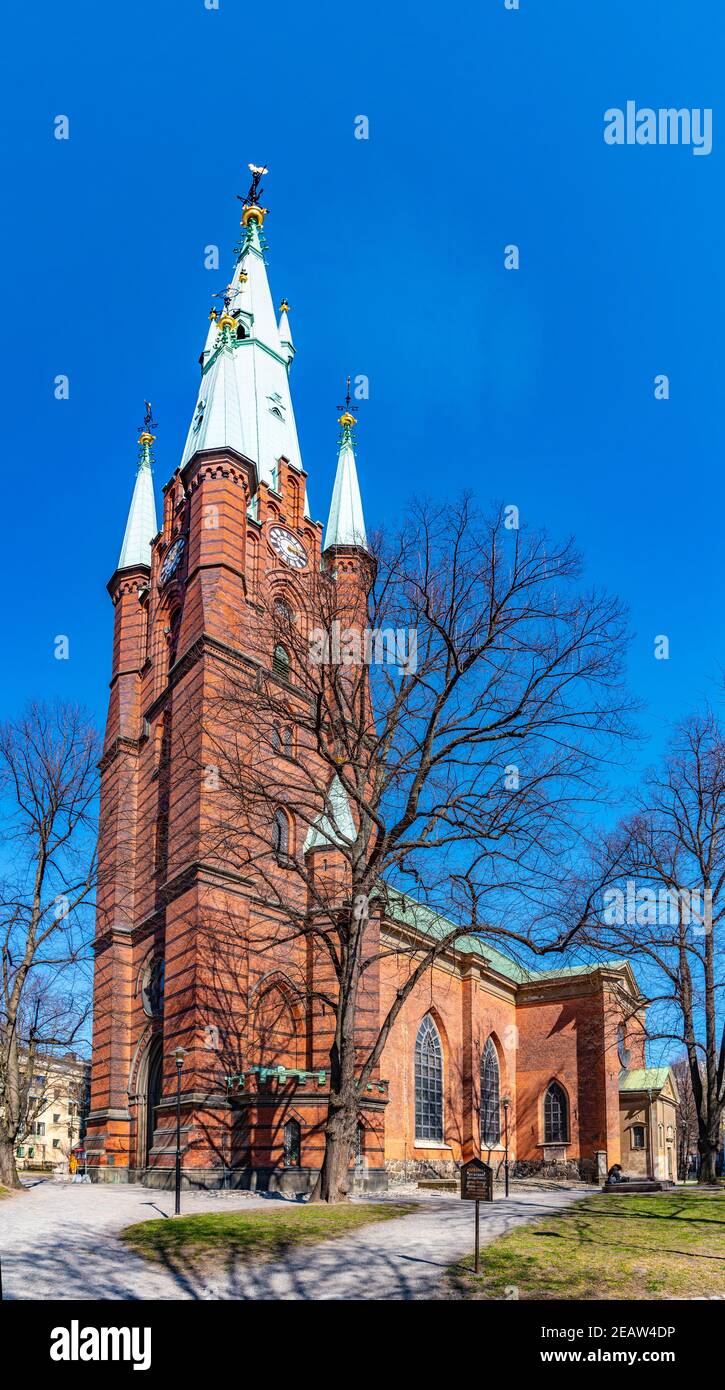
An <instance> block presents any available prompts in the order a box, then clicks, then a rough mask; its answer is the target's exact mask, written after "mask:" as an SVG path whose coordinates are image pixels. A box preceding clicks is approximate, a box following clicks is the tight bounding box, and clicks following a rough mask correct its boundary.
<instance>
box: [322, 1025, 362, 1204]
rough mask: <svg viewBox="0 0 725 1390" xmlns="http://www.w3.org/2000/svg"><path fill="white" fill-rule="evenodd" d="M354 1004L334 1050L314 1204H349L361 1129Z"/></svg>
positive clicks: (331, 1057)
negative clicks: (356, 1142)
mask: <svg viewBox="0 0 725 1390" xmlns="http://www.w3.org/2000/svg"><path fill="white" fill-rule="evenodd" d="M354 1016H355V1006H354V1001H351V1000H348V1001H347V1007H345V1008H344V1009H343V1010H342V1011H341V1018H340V1020H339V1021H338V1028H337V1032H336V1036H335V1041H334V1043H333V1045H332V1048H331V1049H330V1099H329V1103H328V1109H327V1120H326V1122H325V1153H324V1156H323V1159H322V1167H321V1168H320V1172H319V1176H318V1178H317V1182H316V1183H315V1186H314V1188H313V1191H312V1194H311V1196H310V1201H311V1202H345V1201H346V1200H347V1194H348V1190H349V1186H350V1158H351V1156H352V1149H353V1143H354V1140H355V1128H356V1126H357V1092H356V1090H355V1043H354V1022H353V1020H354Z"/></svg>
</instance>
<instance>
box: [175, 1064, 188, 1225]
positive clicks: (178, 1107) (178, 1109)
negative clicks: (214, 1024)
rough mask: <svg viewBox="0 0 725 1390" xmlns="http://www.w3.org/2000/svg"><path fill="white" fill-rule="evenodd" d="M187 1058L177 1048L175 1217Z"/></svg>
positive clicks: (178, 1201)
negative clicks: (185, 1060)
mask: <svg viewBox="0 0 725 1390" xmlns="http://www.w3.org/2000/svg"><path fill="white" fill-rule="evenodd" d="M185 1056H186V1053H185V1051H184V1049H183V1047H177V1049H176V1051H175V1053H174V1058H175V1060H176V1201H175V1203H174V1216H180V1215H181V1068H182V1067H183V1065H184V1058H185Z"/></svg>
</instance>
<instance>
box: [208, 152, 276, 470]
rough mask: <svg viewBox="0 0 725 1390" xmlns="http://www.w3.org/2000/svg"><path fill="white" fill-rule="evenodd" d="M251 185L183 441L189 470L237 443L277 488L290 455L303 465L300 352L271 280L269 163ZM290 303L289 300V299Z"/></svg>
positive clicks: (256, 169)
mask: <svg viewBox="0 0 725 1390" xmlns="http://www.w3.org/2000/svg"><path fill="white" fill-rule="evenodd" d="M249 168H250V170H251V173H252V184H251V187H250V189H249V192H248V193H247V194H246V196H245V197H241V195H239V194H238V195H237V196H238V197H239V198H240V201H241V202H242V204H243V206H242V217H241V234H240V240H239V244H238V246H237V248H236V253H237V263H236V266H235V270H234V274H233V276H232V279H231V281H230V283H229V285H228V286H227V288H226V291H225V293H224V312H223V314H221V316H219V314H218V310H217V309H216V308H214V309H212V311H211V314H210V319H211V322H210V325H209V332H208V335H207V340H206V345H205V348H204V351H203V353H202V355H201V370H202V375H201V382H200V385H199V395H198V398H197V402H196V407H195V410H194V415H193V418H192V421H191V425H190V427H189V433H188V436H187V440H186V445H185V447H184V453H183V457H182V461H181V466H182V468H184V467H185V466H186V465H187V464H188V463H189V462H190V461H191V459H192V458H193V457H194V455H195V454H198V453H199V452H200V451H201V450H210V449H225V448H226V449H232V450H234V452H235V453H237V454H240V455H242V457H244V458H246V459H249V460H250V461H251V462H252V463H253V464H254V465H255V466H256V469H257V479H258V481H259V482H261V483H267V485H268V486H269V487H272V488H273V487H274V485H275V479H276V477H277V465H278V463H279V460H280V458H285V459H286V460H287V462H288V463H290V464H291V465H292V467H293V468H295V469H297V470H298V471H300V472H301V471H302V458H301V456H300V446H299V441H298V438H297V426H296V424H295V417H294V411H293V408H292V398H291V396H290V388H289V377H288V370H289V364H290V362H291V359H292V355H293V353H294V347H293V345H292V334H291V331H290V328H289V320H288V319H287V314H286V311H283V312H282V316H281V318H280V321H279V325H278V323H277V315H276V313H275V308H274V302H273V300H272V294H271V291H270V287H269V281H268V279H267V265H266V261H265V251H266V249H267V243H266V241H265V236H264V221H265V217H266V215H267V213H268V211H269V209H268V208H265V207H262V206H261V202H260V199H261V195H262V189H261V187H260V179H261V177H262V175H263V174H266V173H267V172H268V171H267V169H266V168H265V167H264V166H260V165H252V164H250V166H249ZM283 302H286V301H283Z"/></svg>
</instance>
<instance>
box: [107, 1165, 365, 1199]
mask: <svg viewBox="0 0 725 1390" xmlns="http://www.w3.org/2000/svg"><path fill="white" fill-rule="evenodd" d="M87 1173H88V1176H89V1178H90V1180H91V1182H104V1183H127V1182H136V1183H141V1184H142V1186H144V1187H153V1188H156V1189H159V1190H162V1191H164V1192H169V1191H171V1192H173V1190H174V1183H175V1177H176V1175H175V1170H174V1169H173V1168H120V1167H119V1168H116V1167H112V1166H108V1165H106V1164H98V1165H94V1166H93V1167H91V1166H90V1165H89V1166H88V1168H87ZM317 1173H318V1170H317V1169H316V1168H226V1169H225V1168H184V1169H183V1170H182V1174H181V1187H182V1191H185V1192H189V1191H209V1190H219V1189H222V1190H223V1191H228V1192H232V1191H237V1192H239V1191H242V1192H284V1193H308V1192H311V1191H312V1188H313V1187H314V1185H315V1181H316V1178H317ZM351 1177H352V1175H351ZM387 1188H388V1174H387V1173H386V1171H385V1169H384V1168H368V1169H367V1170H366V1171H365V1172H364V1173H356V1174H355V1175H354V1177H352V1183H351V1191H353V1192H360V1193H365V1192H386V1191H387Z"/></svg>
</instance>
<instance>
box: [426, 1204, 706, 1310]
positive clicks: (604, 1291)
mask: <svg viewBox="0 0 725 1390" xmlns="http://www.w3.org/2000/svg"><path fill="white" fill-rule="evenodd" d="M463 1265H464V1266H466V1267H468V1266H470V1267H471V1269H472V1266H473V1258H472V1257H471V1259H470V1260H466V1261H464V1262H463ZM449 1278H450V1282H451V1296H452V1297H453V1298H456V1297H458V1298H474V1299H476V1298H479V1299H487V1298H501V1299H504V1298H520V1299H521V1298H552V1299H556V1298H561V1299H573V1298H585V1299H590V1298H603V1299H615V1298H622V1299H640V1298H647V1299H656V1298H698V1297H699V1298H702V1297H708V1296H712V1295H714V1294H719V1295H720V1296H721V1297H722V1296H723V1295H725V1194H723V1195H722V1196H712V1197H710V1196H701V1195H700V1194H699V1193H694V1192H690V1193H687V1192H682V1191H678V1192H670V1193H657V1194H654V1195H652V1196H641V1197H635V1196H632V1197H609V1196H604V1195H603V1194H600V1195H597V1196H592V1197H588V1198H586V1199H585V1200H584V1201H583V1202H577V1203H575V1204H574V1205H573V1206H571V1207H569V1208H567V1210H566V1211H563V1212H559V1213H557V1214H556V1215H555V1216H551V1217H545V1218H543V1219H542V1220H540V1221H537V1222H535V1223H532V1224H531V1225H529V1226H521V1227H519V1228H518V1229H517V1230H515V1231H511V1232H510V1234H509V1235H506V1236H501V1237H500V1238H499V1239H498V1240H495V1241H492V1242H491V1244H490V1245H484V1246H483V1247H482V1249H481V1274H480V1275H479V1276H478V1277H476V1276H475V1275H474V1274H473V1273H472V1272H471V1273H470V1274H469V1273H465V1272H463V1269H462V1268H461V1266H454V1267H453V1268H452V1269H451V1270H450V1271H449Z"/></svg>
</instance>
